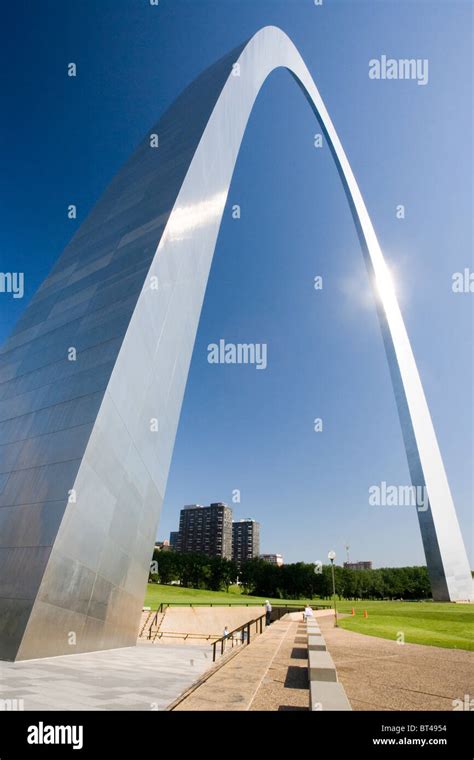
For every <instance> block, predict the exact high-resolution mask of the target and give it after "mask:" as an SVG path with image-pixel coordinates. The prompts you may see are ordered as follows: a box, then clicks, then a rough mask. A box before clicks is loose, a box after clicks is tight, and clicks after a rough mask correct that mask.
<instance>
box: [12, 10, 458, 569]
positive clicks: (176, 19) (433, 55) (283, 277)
mask: <svg viewBox="0 0 474 760" xmlns="http://www.w3.org/2000/svg"><path fill="white" fill-rule="evenodd" d="M3 15H4V29H5V30H8V34H7V39H6V40H5V42H4V44H3V49H2V51H1V53H0V55H1V56H2V57H3V58H4V61H3V65H4V67H5V68H6V70H7V71H8V79H7V82H6V88H7V91H6V98H5V106H6V110H5V113H7V114H8V119H6V120H5V119H4V120H3V123H2V127H1V130H2V138H3V139H2V143H3V146H2V147H3V150H2V164H3V166H2V177H3V180H4V181H3V182H2V185H1V191H0V192H1V208H2V214H3V219H2V225H1V231H0V234H1V245H0V251H1V270H2V271H24V272H25V278H26V282H25V298H24V299H23V300H21V301H20V300H16V301H12V299H11V298H10V297H9V296H8V295H5V294H4V295H1V296H0V314H1V318H0V320H1V321H0V338H1V340H2V341H3V339H4V338H5V337H6V336H7V335H8V333H9V331H10V330H11V329H12V327H13V325H14V323H15V321H16V320H17V319H18V316H19V314H20V313H21V311H22V310H23V309H24V308H25V306H26V305H27V303H28V300H29V298H31V296H32V294H33V293H34V292H35V290H36V288H37V287H38V285H39V284H40V283H41V281H42V280H43V279H44V277H45V276H46V275H47V273H48V271H49V269H50V268H51V266H52V264H53V263H54V262H55V260H56V259H57V257H58V256H59V254H60V253H61V251H62V249H63V248H64V246H65V245H66V243H67V242H68V240H69V239H70V237H71V236H72V234H73V232H74V231H75V229H77V226H78V225H79V224H80V223H81V221H82V220H83V219H84V218H85V216H86V215H87V213H88V212H89V211H90V209H91V208H92V207H93V205H94V204H95V202H96V200H97V199H98V198H99V196H100V194H101V192H102V191H103V190H104V189H105V187H106V186H107V184H108V182H109V181H110V179H111V178H112V176H113V175H114V174H115V172H116V171H117V170H118V169H119V168H120V166H121V164H122V163H123V162H124V161H125V160H126V158H127V157H128V156H129V154H130V153H131V151H132V150H133V148H134V147H135V146H136V145H137V143H138V142H139V141H140V140H141V139H142V137H143V135H144V134H145V133H146V132H147V130H148V128H149V127H150V126H151V125H152V124H153V123H154V122H155V121H156V120H157V118H158V117H159V116H160V114H161V113H162V111H163V110H164V108H165V107H166V106H167V105H168V104H169V103H171V102H172V100H173V99H174V98H175V97H176V96H177V95H178V94H179V92H180V91H181V89H183V88H184V87H185V86H186V84H188V83H189V81H191V80H192V79H193V78H194V77H195V76H196V75H197V74H199V73H200V72H201V71H202V69H204V68H205V67H206V66H208V65H210V64H211V63H213V62H214V61H215V60H216V59H217V58H219V57H220V56H221V55H223V54H224V53H226V52H227V51H228V50H229V49H231V48H232V47H234V46H236V45H237V44H239V43H240V42H241V41H242V40H244V39H246V38H248V37H250V36H251V35H252V34H253V33H254V32H255V31H257V30H258V29H259V28H260V27H262V26H265V25H267V24H276V25H278V26H280V27H281V28H282V29H283V30H284V31H286V32H287V33H288V34H289V35H290V36H291V37H292V39H293V41H294V42H295V43H296V45H297V47H298V48H299V50H300V51H301V53H302V55H303V58H304V59H305V61H306V63H307V65H308V67H309V69H310V71H311V73H312V74H313V76H314V78H315V81H316V83H317V85H318V87H319V89H320V92H321V94H322V96H323V98H324V100H325V103H326V106H327V108H328V110H329V113H330V115H331V117H332V120H333V122H334V124H335V126H336V129H337V130H338V133H339V136H340V138H341V141H342V143H343V145H344V148H345V150H346V153H347V155H348V158H349V161H350V162H351V165H352V168H353V171H354V173H355V176H356V178H357V180H358V182H359V186H360V188H361V191H362V194H363V196H364V198H365V201H366V204H367V207H368V210H369V213H370V215H371V217H372V221H373V223H374V226H375V230H376V232H377V234H378V237H379V241H380V243H381V245H382V249H383V250H384V253H385V255H386V257H387V260H388V261H389V263H390V265H391V266H392V269H393V272H394V275H395V280H396V283H397V291H398V292H399V295H400V302H401V306H402V310H403V314H404V317H405V321H406V325H407V329H408V332H409V335H410V338H411V340H412V345H413V348H414V351H415V356H416V359H417V363H418V367H419V370H420V374H421V378H422V381H423V384H424V388H425V393H426V395H427V399H428V403H429V405H430V409H431V412H432V416H433V421H434V424H435V428H436V431H437V434H438V440H439V443H440V447H441V451H442V454H443V457H444V461H445V465H446V469H447V473H448V478H449V480H450V484H451V488H452V492H453V496H454V500H455V504H456V508H457V511H458V516H459V519H460V523H461V527H462V530H463V534H464V537H465V540H466V543H467V545H468V549H469V550H472V543H473V542H472V522H471V513H472V487H473V483H472V384H473V371H472V297H473V296H472V294H471V295H469V294H453V293H452V290H451V277H452V274H453V272H456V271H460V270H462V269H464V268H465V267H471V269H472V258H471V247H472V221H471V216H472V213H471V209H472V177H471V164H472V142H471V140H472V137H471V135H472V115H471V112H472V95H471V92H472V43H471V36H470V35H471V31H470V29H471V15H472V11H471V5H470V3H469V2H468V0H466V2H456V1H455V0H451V2H447V1H446V2H431V1H430V2H421V1H420V2H417V1H416V0H411V2H399V1H397V2H389V1H388V0H384V1H383V2H382V1H381V0H379V1H378V2H375V1H370V2H353V1H351V2H343V1H342V0H340V1H337V0H334V1H332V2H331V0H324V3H323V6H322V7H316V6H314V3H313V0H283V1H282V0H252V2H250V0H249V1H248V2H245V1H244V0H239V1H237V0H216V1H215V2H214V1H211V0H209V2H207V1H206V0H202V1H201V2H197V1H191V0H160V4H159V6H158V7H151V6H149V4H148V0H101V2H100V3H97V2H96V0H82V2H81V3H77V2H73V1H72V0H49V1H48V0H44V1H43V2H42V3H41V4H38V3H36V2H33V0H28V1H25V0H23V1H21V0H19V1H18V2H17V3H15V4H14V5H13V4H12V5H11V6H10V8H9V9H7V10H4V14H3ZM19 39H20V40H22V42H23V44H22V46H21V47H20V46H18V44H17V41H18V40H19ZM382 54H386V55H387V56H391V57H394V58H423V59H424V58H427V59H428V60H429V83H428V85H426V86H418V85H417V83H416V82H414V81H374V80H371V79H369V77H368V61H369V60H370V59H372V58H377V57H380V56H381V55H382ZM70 61H74V62H76V63H77V66H78V77H77V78H76V79H70V78H68V77H67V76H66V66H67V63H68V62H70ZM318 131H319V130H318V126H317V124H316V122H315V121H314V117H313V115H312V113H311V111H310V108H309V106H308V104H307V103H306V101H305V99H304V98H303V97H302V95H301V92H300V91H299V89H298V88H297V87H296V86H295V83H294V81H293V80H292V78H291V77H290V75H289V74H288V73H287V72H285V71H277V72H275V73H274V74H272V76H271V77H270V79H269V80H268V81H267V83H266V85H265V87H264V88H263V90H262V92H261V94H260V96H259V99H258V100H257V104H256V107H255V110H254V112H253V114H252V117H251V119H250V123H249V126H248V130H247V133H246V136H245V139H244V143H243V145H242V150H241V153H240V156H239V159H238V163H237V167H236V171H235V175H234V179H233V183H232V187H231V191H230V194H229V200H228V206H227V210H226V213H225V215H224V221H223V224H222V227H221V231H220V235H219V240H218V245H217V249H216V254H215V259H214V263H213V268H212V272H211V277H210V281H209V286H208V291H207V295H206V301H205V305H204V309H203V314H202V319H201V324H200V327H199V333H198V337H197V341H196V347H195V351H194V356H193V362H192V366H191V371H190V376H189V382H188V388H187V392H186V397H185V402H184V406H183V411H182V415H181V421H180V428H179V431H178V436H177V441H176V447H175V454H174V458H173V463H172V468H171V472H170V478H169V481H168V490H167V494H166V498H165V505H164V509H163V513H162V519H161V523H160V529H159V536H160V537H165V536H167V534H168V532H169V531H170V530H173V529H175V528H176V527H177V523H178V517H179V510H180V508H181V507H182V505H183V504H186V503H193V502H198V503H201V504H206V503H209V502H210V501H218V500H221V501H227V502H229V503H231V500H232V491H233V489H239V490H240V492H241V503H240V504H234V505H233V507H234V514H235V517H237V518H238V517H246V516H251V517H255V519H257V520H259V521H260V523H261V526H262V527H261V538H262V551H266V552H281V553H283V555H284V557H285V560H286V561H296V560H298V559H303V560H308V561H313V560H317V559H323V558H325V557H326V554H327V551H328V549H330V548H334V549H335V550H336V552H337V555H338V559H342V558H343V555H344V546H345V544H346V542H347V543H349V545H350V547H351V549H350V554H351V558H352V559H372V560H373V561H374V563H375V565H376V566H381V565H402V564H417V563H422V562H423V561H424V558H423V550H422V545H421V539H420V535H419V530H418V525H417V518H416V515H415V512H414V510H412V509H410V508H406V507H405V508H392V509H390V508H379V509H378V510H377V509H376V508H374V507H370V506H369V504H368V488H369V486H370V485H373V484H377V483H380V482H381V481H386V482H387V483H391V484H408V483H409V476H408V468H407V464H406V457H405V453H404V448H403V443H402V437H401V432H400V427H399V423H398V417H397V411H396V407H395V402H394V399H393V394H392V390H391V385H390V378H389V373H388V368H387V363H386V359H385V354H384V349H383V344H382V339H381V334H380V329H379V326H378V323H377V318H376V314H375V309H374V305H373V302H372V299H371V296H370V293H369V292H368V281H367V276H366V272H365V269H364V265H363V260H362V256H361V252H360V249H359V244H358V239H357V236H356V233H355V229H354V226H353V222H352V218H351V215H350V212H349V208H348V206H347V202H346V199H345V196H344V193H343V189H342V186H341V183H340V180H339V177H338V175H337V171H336V169H335V167H334V164H333V161H332V159H331V157H330V154H329V151H328V149H327V147H323V148H322V149H316V148H314V146H313V136H314V134H315V133H316V132H318ZM69 203H76V204H77V206H78V220H77V221H70V220H68V219H67V217H66V208H67V206H68V204H69ZM234 203H238V204H240V205H241V209H242V216H241V219H240V220H238V221H237V220H234V219H232V217H231V213H230V209H231V206H232V204H234ZM399 203H402V204H404V205H405V207H406V218H405V219H404V220H399V219H397V218H396V216H395V207H396V205H397V204H399ZM316 275H322V276H323V278H324V288H323V290H322V291H321V292H316V291H315V290H314V289H313V286H312V285H313V278H314V276H316ZM220 338H224V339H226V340H227V341H231V342H265V343H267V344H268V368H267V369H266V370H265V371H263V372H260V371H256V370H255V368H253V367H251V366H219V365H218V366H216V365H210V364H209V363H208V362H207V345H208V344H209V343H211V342H215V341H218V340H219V339H220ZM315 417H322V418H323V424H324V430H323V432H322V433H315V432H314V430H313V420H314V418H315ZM471 557H472V554H471Z"/></svg>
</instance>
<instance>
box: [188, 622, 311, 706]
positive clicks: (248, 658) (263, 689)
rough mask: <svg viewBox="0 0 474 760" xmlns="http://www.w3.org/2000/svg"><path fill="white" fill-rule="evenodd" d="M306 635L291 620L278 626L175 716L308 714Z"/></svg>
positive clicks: (199, 690) (197, 692)
mask: <svg viewBox="0 0 474 760" xmlns="http://www.w3.org/2000/svg"><path fill="white" fill-rule="evenodd" d="M298 629H300V632H299V630H298ZM303 631H304V626H303V625H302V624H301V623H300V622H297V621H293V620H290V619H288V618H284V619H282V620H279V621H278V622H276V623H273V624H272V625H271V626H270V627H269V628H267V629H266V631H265V632H264V633H263V634H262V635H261V636H258V637H257V638H255V639H254V640H253V641H252V642H251V644H250V645H249V646H247V647H245V648H244V649H242V650H241V651H240V652H239V654H237V655H236V656H235V657H233V658H232V659H231V660H230V661H229V662H227V663H226V664H225V665H224V666H223V667H222V668H221V669H220V670H218V671H217V672H216V673H214V674H213V675H211V677H210V678H209V679H208V680H207V681H205V683H203V684H202V685H201V686H199V687H198V688H197V689H196V690H195V691H194V692H193V693H192V694H190V696H189V697H187V698H186V699H185V700H184V701H183V702H181V703H180V704H179V705H178V706H177V707H176V708H175V710H205V711H213V710H229V711H234V710H293V709H302V710H307V709H308V699H309V692H308V674H307V659H306V650H305V649H304V646H303V644H302V643H301V644H300V645H298V639H300V638H301V639H302V638H303Z"/></svg>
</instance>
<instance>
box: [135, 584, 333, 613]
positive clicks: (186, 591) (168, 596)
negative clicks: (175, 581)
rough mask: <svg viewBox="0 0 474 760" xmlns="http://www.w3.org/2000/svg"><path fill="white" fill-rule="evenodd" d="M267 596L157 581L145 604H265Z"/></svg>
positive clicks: (291, 601)
mask: <svg viewBox="0 0 474 760" xmlns="http://www.w3.org/2000/svg"><path fill="white" fill-rule="evenodd" d="M265 599H266V597H264V596H246V595H245V594H242V592H241V590H240V587H239V586H231V587H230V589H229V593H226V592H225V591H205V590H204V589H196V588H181V587H180V586H162V585H160V584H157V583H149V584H148V587H147V592H146V596H145V602H144V605H145V606H146V607H151V608H152V609H156V608H157V607H158V605H159V604H160V602H168V603H173V604H179V603H181V604H193V603H194V604H197V603H199V604H217V603H221V604H222V603H224V604H238V605H243V604H251V603H252V604H263V603H264V601H265ZM269 601H270V602H272V603H275V604H276V603H278V604H286V603H288V604H294V605H298V604H300V605H301V604H303V603H304V602H302V601H300V602H298V600H297V599H270V600H269ZM313 604H314V605H315V606H316V605H319V604H321V605H327V604H329V602H326V601H322V602H321V603H320V602H319V601H318V602H316V600H315V601H314V602H313Z"/></svg>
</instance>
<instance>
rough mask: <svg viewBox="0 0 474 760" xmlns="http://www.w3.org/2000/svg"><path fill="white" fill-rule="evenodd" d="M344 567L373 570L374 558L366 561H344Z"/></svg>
mask: <svg viewBox="0 0 474 760" xmlns="http://www.w3.org/2000/svg"><path fill="white" fill-rule="evenodd" d="M344 567H347V568H348V570H372V560H367V561H365V562H344Z"/></svg>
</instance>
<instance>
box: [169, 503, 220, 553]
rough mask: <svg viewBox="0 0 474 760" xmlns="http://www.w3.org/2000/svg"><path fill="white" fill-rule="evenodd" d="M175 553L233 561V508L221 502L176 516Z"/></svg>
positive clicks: (187, 509)
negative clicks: (196, 553) (177, 533)
mask: <svg viewBox="0 0 474 760" xmlns="http://www.w3.org/2000/svg"><path fill="white" fill-rule="evenodd" d="M178 551H179V552H184V553H189V552H199V553H200V554H207V556H208V557H225V559H232V509H231V508H230V507H229V506H227V504H224V503H222V502H216V503H215V504H210V505H209V506H208V507H203V506H201V505H199V504H189V505H188V506H186V507H184V509H182V510H181V513H180V517H179V536H178Z"/></svg>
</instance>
